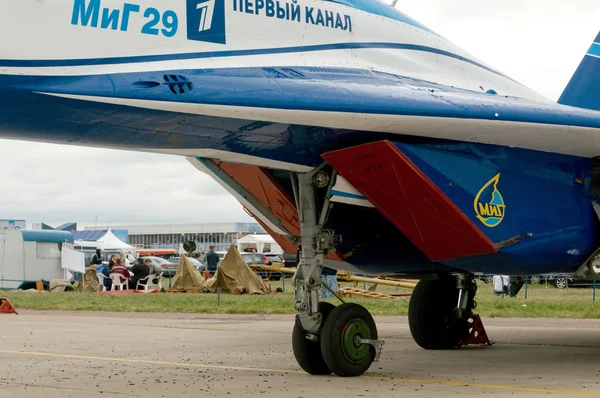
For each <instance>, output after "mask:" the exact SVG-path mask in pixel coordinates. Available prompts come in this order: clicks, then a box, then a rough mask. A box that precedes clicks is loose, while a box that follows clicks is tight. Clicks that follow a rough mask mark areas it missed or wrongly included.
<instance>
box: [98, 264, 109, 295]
mask: <svg viewBox="0 0 600 398" xmlns="http://www.w3.org/2000/svg"><path fill="white" fill-rule="evenodd" d="M96 273H100V274H102V275H104V279H103V280H102V282H103V283H104V287H105V288H106V290H110V287H111V286H112V281H111V280H110V265H109V266H108V267H107V266H106V265H104V263H101V264H99V265H97V266H96Z"/></svg>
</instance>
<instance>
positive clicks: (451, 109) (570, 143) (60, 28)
mask: <svg viewBox="0 0 600 398" xmlns="http://www.w3.org/2000/svg"><path fill="white" fill-rule="evenodd" d="M2 8H3V9H2V12H0V35H1V36H2V37H4V38H8V40H3V41H2V42H1V43H0V137H2V138H13V139H22V140H38V141H44V142H53V143H68V144H75V145H89V146H100V147H108V148H119V149H131V150H139V151H150V152H157V153H168V154H177V155H183V156H188V157H190V158H191V159H192V160H193V159H195V158H209V159H216V160H223V161H230V162H237V163H246V164H252V165H257V166H261V167H266V168H269V169H277V170H288V171H292V172H303V171H308V170H310V169H312V168H313V167H315V166H317V165H318V164H320V163H321V162H322V161H323V158H322V154H324V153H327V152H331V151H334V150H339V149H343V148H347V147H350V146H354V145H360V144H364V143H368V142H373V141H379V140H389V141H392V142H395V143H396V145H397V146H398V148H400V149H401V150H402V151H403V153H405V154H406V156H408V157H409V158H410V160H411V161H412V162H413V163H414V164H415V165H417V166H418V167H419V168H420V169H421V170H422V171H423V172H424V173H425V174H426V175H427V177H428V178H429V179H430V180H431V181H433V182H434V183H435V184H437V186H438V187H439V188H440V189H441V190H442V191H444V192H445V194H446V195H447V196H448V198H449V199H450V200H452V201H453V202H454V203H455V204H456V205H457V206H458V207H459V208H460V209H461V211H463V212H464V214H465V215H466V216H467V217H468V218H469V219H471V220H472V222H473V223H474V224H476V225H478V227H480V228H481V230H482V231H483V232H484V234H485V235H486V236H487V237H488V238H489V239H490V240H491V241H492V242H495V243H498V242H505V241H507V240H510V239H512V238H515V237H524V236H527V238H520V240H519V242H518V243H516V244H514V245H511V246H508V247H506V248H501V249H500V251H499V252H498V253H496V254H494V255H489V256H487V257H485V258H483V259H482V257H481V256H472V257H468V258H462V259H452V260H449V261H444V262H441V263H440V264H439V266H440V267H454V268H458V269H467V270H471V271H473V270H477V271H489V272H501V271H502V272H507V271H510V272H512V273H541V272H549V271H563V270H573V269H576V268H577V267H578V266H579V265H581V264H582V263H583V262H584V261H585V259H586V258H587V257H589V256H590V255H591V254H592V253H593V252H594V250H595V249H596V248H597V247H598V246H599V242H598V237H597V234H596V230H597V228H598V220H597V217H596V214H595V212H594V210H593V199H594V198H593V189H592V188H593V185H594V184H593V182H594V181H593V178H592V174H593V173H592V164H591V161H590V159H591V158H594V157H597V156H599V155H600V113H598V112H597V111H595V110H587V109H581V108H575V107H569V106H563V105H558V104H556V103H553V102H551V101H549V100H547V99H545V98H543V97H542V96H540V95H539V94H537V93H535V92H533V91H532V90H530V89H528V88H526V87H524V86H523V85H521V84H519V83H518V82H515V81H514V80H512V79H510V78H509V77H507V76H505V75H503V74H502V73H500V72H498V71H496V70H495V69H493V68H491V67H489V66H487V65H485V64H484V63H483V62H481V61H479V60H477V59H476V58H474V57H473V56H472V55H470V54H468V53H466V52H465V51H463V50H461V49H460V48H458V47H457V46H456V45H454V44H452V43H450V42H449V41H447V40H446V39H444V38H442V37H440V36H439V35H437V34H436V33H434V32H432V31H430V30H429V29H427V28H426V27H424V26H423V25H421V24H419V23H418V22H416V21H414V20H412V19H411V18H409V17H408V16H406V15H404V14H402V13H401V12H399V11H397V10H395V9H393V8H391V7H389V6H387V5H386V4H383V3H379V2H377V1H374V0H340V1H335V2H334V1H315V0H300V1H295V0H294V1H292V0H289V1H285V0H206V1H202V0H187V1H186V0H145V1H138V2H136V1H120V0H69V1H65V0H44V1H34V0H22V1H19V2H15V3H14V4H11V5H10V6H8V5H5V6H3V7H2ZM10 38H13V39H10ZM592 69H594V66H592ZM573 95H574V97H577V96H578V95H577V93H575V94H573ZM588 108H593V107H588ZM499 173H500V175H501V177H500V182H498V183H497V186H496V188H497V192H501V194H500V195H501V197H502V201H503V202H502V204H498V203H500V202H498V201H499V200H500V199H498V198H499V197H500V196H499V195H498V194H496V193H494V195H495V196H494V197H495V199H492V200H491V201H489V203H483V202H482V204H481V205H480V206H479V205H478V204H477V203H475V204H474V203H473V200H475V199H476V198H477V197H478V196H477V195H478V194H481V192H480V191H481V190H482V189H483V187H484V186H485V184H486V183H488V181H491V178H492V177H494V176H495V175H497V174H499ZM341 181H342V185H343V184H345V185H346V188H347V189H345V190H344V191H343V192H341V194H340V197H342V198H345V199H341V200H340V201H341V202H344V203H350V204H352V205H359V206H364V207H365V208H367V209H370V208H372V206H373V204H371V203H370V202H369V201H368V200H367V199H365V198H364V196H362V195H361V194H360V193H359V192H357V191H356V190H355V189H354V188H353V187H352V186H349V185H350V184H348V183H347V182H344V180H341ZM450 187H452V188H450ZM494 192H496V191H494ZM494 201H496V202H494ZM490 206H491V207H490ZM503 206H505V207H503ZM482 212H484V213H485V212H487V213H489V214H482ZM490 219H491V221H490ZM499 219H500V222H499V223H497V221H498V220H499ZM379 227H381V226H378V227H377V228H379ZM340 228H342V229H343V228H344V226H337V229H340ZM347 235H348V233H346V234H345V238H346V236H347ZM359 240H360V239H358V238H357V241H356V242H354V241H353V239H352V238H350V239H348V242H349V243H348V245H349V249H350V248H351V247H350V246H351V245H352V244H356V245H359V244H360V242H358V241H359ZM409 246H411V244H410V242H407V243H406V246H405V247H403V248H402V250H404V252H406V253H408V252H410V251H411V250H412V251H414V253H413V254H410V255H409V254H407V255H406V258H407V259H409V258H410V259H411V260H406V261H404V260H401V261H398V253H397V252H395V251H397V250H399V248H398V247H397V246H393V250H392V246H390V250H389V253H383V254H382V253H377V254H375V253H372V252H369V251H368V250H367V249H364V250H367V251H363V253H362V254H361V253H356V255H355V258H354V260H353V259H351V258H349V259H348V261H349V262H350V263H351V264H352V265H354V266H356V267H358V268H362V269H366V270H369V271H372V272H378V273H382V272H388V273H402V272H412V271H415V272H416V271H419V270H422V269H423V268H425V267H429V263H428V261H427V259H426V258H424V257H423V256H422V255H421V254H420V253H418V250H417V249H416V248H415V247H409ZM403 255H404V254H402V255H400V257H402V256H403ZM399 264H402V265H399ZM427 269H429V268H427Z"/></svg>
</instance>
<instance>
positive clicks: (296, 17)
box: [290, 1, 300, 22]
mask: <svg viewBox="0 0 600 398" xmlns="http://www.w3.org/2000/svg"><path fill="white" fill-rule="evenodd" d="M294 2H295V1H294ZM290 8H291V13H292V15H291V17H290V19H291V20H292V21H297V22H300V6H299V5H298V4H292V5H291V7H290Z"/></svg>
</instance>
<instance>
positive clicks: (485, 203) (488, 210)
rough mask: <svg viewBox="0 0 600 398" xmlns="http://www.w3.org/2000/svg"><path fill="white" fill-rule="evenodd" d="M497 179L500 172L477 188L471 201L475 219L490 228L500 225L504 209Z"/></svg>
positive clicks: (498, 179)
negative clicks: (472, 201)
mask: <svg viewBox="0 0 600 398" xmlns="http://www.w3.org/2000/svg"><path fill="white" fill-rule="evenodd" d="M499 181H500V173H498V174H497V175H496V176H495V177H494V178H492V179H491V180H489V181H488V182H487V183H486V184H485V185H484V186H483V187H482V188H481V189H480V190H479V192H478V193H477V196H475V201H474V203H473V206H474V208H475V214H476V215H477V219H478V220H479V221H481V222H482V223H483V225H485V226H486V227H490V228H494V227H497V226H498V225H500V223H501V222H502V220H504V214H505V211H506V206H505V204H504V198H503V197H502V194H501V193H500V191H499V190H498V182H499Z"/></svg>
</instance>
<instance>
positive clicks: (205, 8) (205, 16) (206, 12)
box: [196, 0, 215, 32]
mask: <svg viewBox="0 0 600 398" xmlns="http://www.w3.org/2000/svg"><path fill="white" fill-rule="evenodd" d="M196 9H197V10H200V13H201V14H200V27H199V28H198V32H203V31H205V30H209V29H210V28H211V26H212V20H213V16H214V12H215V0H208V1H204V2H201V3H199V4H198V5H197V6H196Z"/></svg>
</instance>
